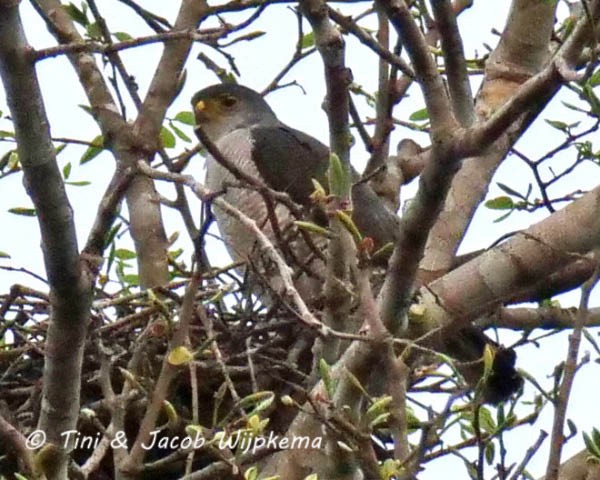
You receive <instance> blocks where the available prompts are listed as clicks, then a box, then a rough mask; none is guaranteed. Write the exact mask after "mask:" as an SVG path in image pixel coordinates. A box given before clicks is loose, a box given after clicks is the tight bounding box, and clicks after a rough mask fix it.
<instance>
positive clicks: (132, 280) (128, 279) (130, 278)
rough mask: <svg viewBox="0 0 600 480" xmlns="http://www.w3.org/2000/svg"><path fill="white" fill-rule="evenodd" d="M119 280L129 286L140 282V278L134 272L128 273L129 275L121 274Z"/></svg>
mask: <svg viewBox="0 0 600 480" xmlns="http://www.w3.org/2000/svg"><path fill="white" fill-rule="evenodd" d="M121 280H122V281H123V282H124V283H125V284H126V285H129V286H130V287H131V286H137V285H139V284H140V278H139V277H138V276H137V275H136V274H134V273H130V274H129V275H123V276H122V277H121Z"/></svg>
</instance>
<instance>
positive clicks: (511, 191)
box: [496, 182, 527, 200]
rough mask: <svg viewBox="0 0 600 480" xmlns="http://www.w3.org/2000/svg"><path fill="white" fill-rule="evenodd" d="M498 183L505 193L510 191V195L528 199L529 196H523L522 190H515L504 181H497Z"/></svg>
mask: <svg viewBox="0 0 600 480" xmlns="http://www.w3.org/2000/svg"><path fill="white" fill-rule="evenodd" d="M496 185H498V187H499V188H501V189H502V190H503V191H504V192H505V193H508V194H509V195H514V196H515V197H518V198H522V199H523V200H527V197H525V196H523V195H522V194H521V193H520V192H517V191H516V190H513V189H512V188H510V187H509V186H508V185H505V184H504V183H501V182H497V183H496Z"/></svg>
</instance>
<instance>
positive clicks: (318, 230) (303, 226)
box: [294, 220, 332, 238]
mask: <svg viewBox="0 0 600 480" xmlns="http://www.w3.org/2000/svg"><path fill="white" fill-rule="evenodd" d="M294 225H296V226H297V227H298V228H299V229H300V230H306V231H307V232H311V233H315V234H317V235H321V236H323V237H326V238H331V236H332V235H331V231H330V230H328V229H327V228H323V227H321V226H320V225H317V224H316V223H312V222H304V221H302V220H296V221H294Z"/></svg>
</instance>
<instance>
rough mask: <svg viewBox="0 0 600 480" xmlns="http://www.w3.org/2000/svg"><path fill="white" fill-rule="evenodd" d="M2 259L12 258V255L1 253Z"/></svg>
mask: <svg viewBox="0 0 600 480" xmlns="http://www.w3.org/2000/svg"><path fill="white" fill-rule="evenodd" d="M0 258H10V255H9V254H8V253H6V252H2V251H0Z"/></svg>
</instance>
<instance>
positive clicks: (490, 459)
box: [483, 442, 496, 465]
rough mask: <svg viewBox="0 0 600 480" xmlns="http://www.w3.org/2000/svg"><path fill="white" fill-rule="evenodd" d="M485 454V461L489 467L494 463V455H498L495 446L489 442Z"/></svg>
mask: <svg viewBox="0 0 600 480" xmlns="http://www.w3.org/2000/svg"><path fill="white" fill-rule="evenodd" d="M483 453H484V454H485V461H486V462H487V463H488V465H492V464H493V463H494V455H495V453H496V450H495V446H494V444H493V443H492V442H489V443H488V444H487V445H486V446H485V449H484V450H483Z"/></svg>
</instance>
